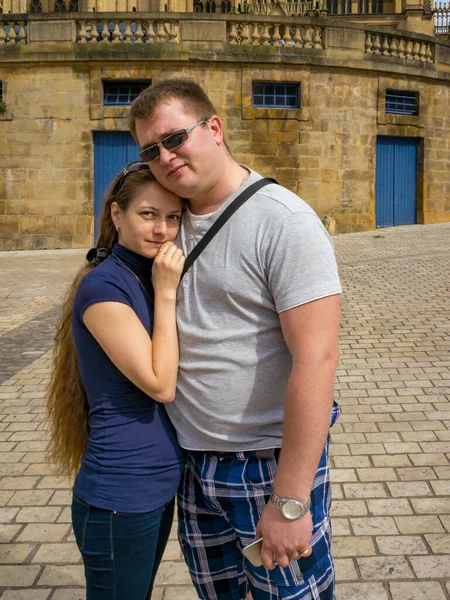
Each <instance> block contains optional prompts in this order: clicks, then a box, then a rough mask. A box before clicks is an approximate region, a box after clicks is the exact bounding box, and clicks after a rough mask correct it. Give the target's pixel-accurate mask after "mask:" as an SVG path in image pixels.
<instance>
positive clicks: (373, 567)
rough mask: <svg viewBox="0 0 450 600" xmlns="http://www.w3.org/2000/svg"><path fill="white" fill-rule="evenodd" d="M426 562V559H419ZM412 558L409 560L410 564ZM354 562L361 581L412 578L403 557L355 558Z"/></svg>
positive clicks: (411, 573)
mask: <svg viewBox="0 0 450 600" xmlns="http://www.w3.org/2000/svg"><path fill="white" fill-rule="evenodd" d="M420 558H421V559H422V560H426V559H427V558H428V557H420ZM413 560H414V558H411V562H412V561H413ZM356 562H357V563H358V567H359V569H360V572H361V577H362V578H363V579H374V580H383V579H405V578H408V577H412V576H413V572H412V571H411V569H410V567H409V565H408V563H407V562H406V560H405V559H404V558H403V556H386V557H378V556H374V557H370V558H357V559H356Z"/></svg>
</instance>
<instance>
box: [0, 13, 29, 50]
mask: <svg viewBox="0 0 450 600" xmlns="http://www.w3.org/2000/svg"><path fill="white" fill-rule="evenodd" d="M7 19H8V15H3V16H2V19H1V20H0V46H5V45H8V46H12V45H15V44H26V43H27V22H26V20H23V21H15V20H10V19H8V20H7Z"/></svg>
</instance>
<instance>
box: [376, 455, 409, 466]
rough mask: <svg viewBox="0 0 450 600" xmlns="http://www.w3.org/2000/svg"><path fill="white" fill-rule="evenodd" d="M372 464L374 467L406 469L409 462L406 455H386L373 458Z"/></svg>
mask: <svg viewBox="0 0 450 600" xmlns="http://www.w3.org/2000/svg"><path fill="white" fill-rule="evenodd" d="M372 460H373V464H374V465H375V466H376V467H407V466H410V465H411V462H410V460H409V458H408V456H407V455H406V454H390V455H389V454H386V455H384V456H373V457H372Z"/></svg>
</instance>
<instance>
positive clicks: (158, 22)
mask: <svg viewBox="0 0 450 600" xmlns="http://www.w3.org/2000/svg"><path fill="white" fill-rule="evenodd" d="M72 18H74V20H75V22H76V32H77V42H78V43H79V44H98V43H101V42H106V43H111V44H154V43H172V44H178V43H180V41H181V40H180V20H169V19H167V17H166V16H162V17H161V19H133V20H131V19H125V20H121V19H114V18H112V19H111V18H108V19H107V20H106V19H105V20H101V16H100V15H98V16H96V18H95V19H92V18H89V19H86V18H81V19H80V18H79V17H78V16H72ZM256 18H257V19H258V20H257V21H256V22H251V23H249V22H246V21H244V22H243V21H240V20H238V19H239V17H235V16H234V15H227V18H226V25H227V33H226V37H227V41H228V43H229V44H232V45H242V46H246V45H248V46H291V47H294V48H323V47H324V36H323V28H322V27H308V26H302V25H300V24H298V25H297V24H296V25H294V24H292V22H290V23H283V22H280V23H277V22H276V18H273V19H270V22H265V19H261V17H259V18H258V17H256ZM283 20H284V21H286V19H282V20H281V21H283ZM252 21H253V19H252Z"/></svg>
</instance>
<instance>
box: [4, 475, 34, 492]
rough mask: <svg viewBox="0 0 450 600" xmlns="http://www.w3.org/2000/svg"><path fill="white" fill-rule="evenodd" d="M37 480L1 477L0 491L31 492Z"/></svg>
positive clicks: (32, 478)
mask: <svg viewBox="0 0 450 600" xmlns="http://www.w3.org/2000/svg"><path fill="white" fill-rule="evenodd" d="M38 480H39V478H38V477H2V478H1V479H0V489H2V490H31V488H33V487H34V486H35V484H36V483H37V482H38Z"/></svg>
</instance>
